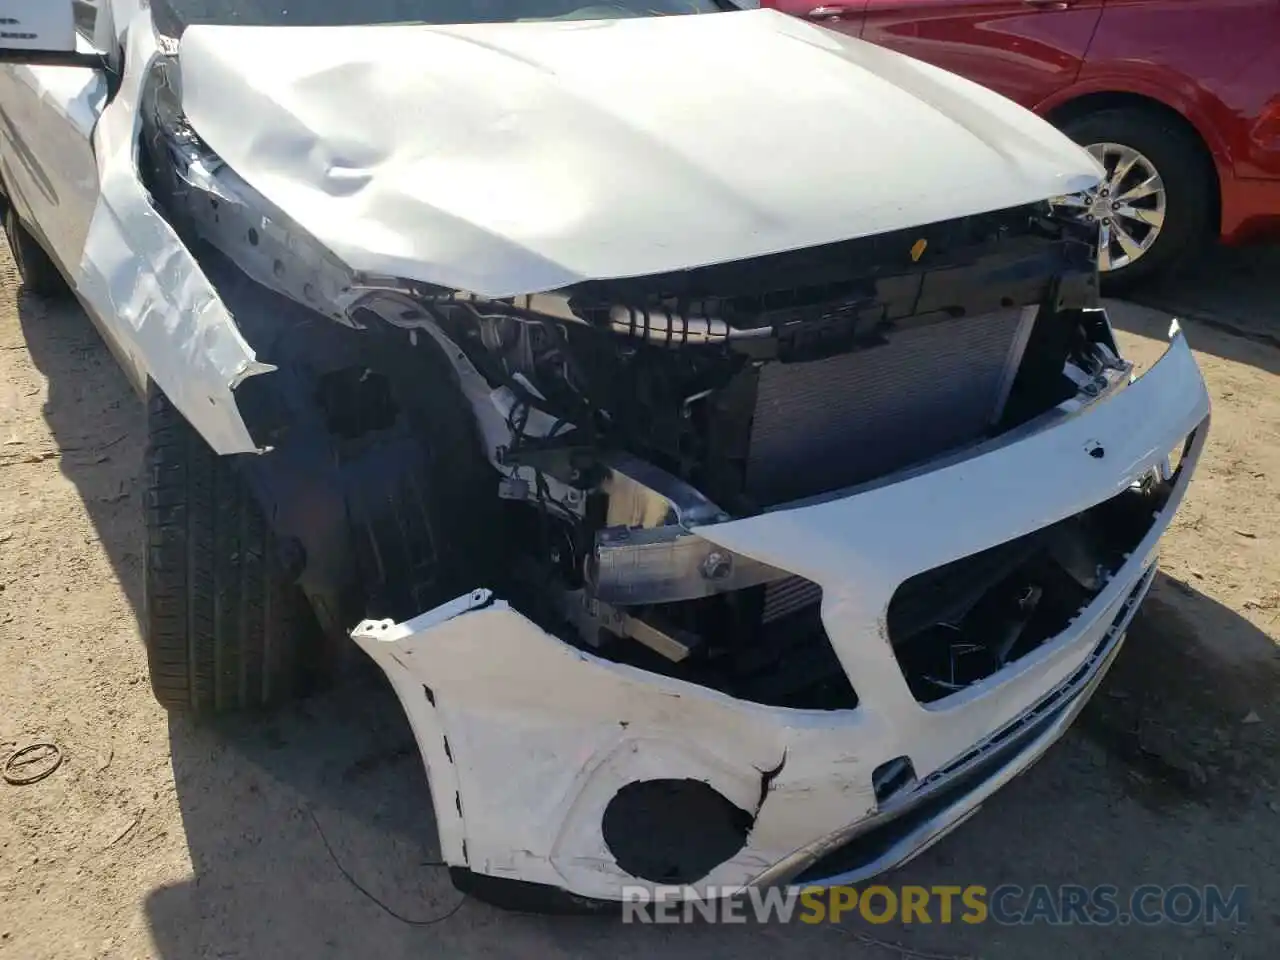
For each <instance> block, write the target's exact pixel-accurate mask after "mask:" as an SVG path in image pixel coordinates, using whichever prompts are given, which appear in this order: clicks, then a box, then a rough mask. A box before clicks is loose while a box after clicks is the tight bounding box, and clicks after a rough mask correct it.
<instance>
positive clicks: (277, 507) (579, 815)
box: [0, 0, 1209, 905]
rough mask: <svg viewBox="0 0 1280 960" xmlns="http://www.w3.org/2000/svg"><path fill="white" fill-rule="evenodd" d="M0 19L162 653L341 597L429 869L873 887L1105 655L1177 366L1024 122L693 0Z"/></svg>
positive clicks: (290, 685)
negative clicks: (139, 468) (118, 417)
mask: <svg viewBox="0 0 1280 960" xmlns="http://www.w3.org/2000/svg"><path fill="white" fill-rule="evenodd" d="M583 4H587V5H583ZM73 7H74V11H75V16H74V17H73ZM0 14H2V15H3V18H4V24H5V28H4V31H3V32H2V33H0V45H3V48H4V49H3V50H2V51H0V59H3V60H4V61H5V65H4V66H3V67H0V178H2V180H3V193H4V208H5V225H6V232H7V234H8V239H9V242H10V244H11V245H12V248H13V252H14V255H15V259H16V261H17V263H18V265H19V267H20V270H21V274H22V278H23V281H24V283H25V284H26V286H27V288H28V290H30V291H32V292H35V293H40V294H54V293H56V292H57V291H58V290H59V288H62V287H64V286H69V287H70V289H71V290H72V291H73V292H74V294H75V296H76V297H78V298H79V300H80V301H81V302H82V303H83V304H84V307H85V309H86V310H87V312H88V313H89V315H90V317H91V318H92V319H93V320H94V322H95V323H96V324H97V325H98V327H99V328H100V329H101V331H102V334H103V337H104V338H105V339H106V341H107V343H108V344H109V345H110V347H111V348H112V350H113V351H114V352H115V353H116V355H117V356H118V357H119V360H120V362H121V363H122V364H123V366H124V369H125V370H126V371H127V372H128V374H129V376H130V377H131V378H132V380H133V382H134V384H135V385H136V387H137V389H138V390H139V391H140V392H141V393H143V394H144V395H145V396H146V398H147V404H148V430H149V442H148V449H147V454H146V469H145V487H146V494H145V497H146V527H147V543H146V556H145V597H146V603H145V610H144V612H143V629H144V634H145V638H146V643H147V649H148V653H149V659H150V668H151V678H152V683H153V686H154V689H155V692H156V695H157V697H158V698H159V699H160V701H161V702H162V703H163V704H164V705H165V706H167V707H169V708H171V709H174V710H185V711H190V712H192V713H195V714H197V715H200V716H207V715H210V714H214V713H218V712H221V711H227V710H234V709H239V708H246V707H254V706H259V705H263V704H267V703H270V702H274V701H278V700H280V699H283V698H286V697H288V696H290V695H292V694H294V693H297V692H300V691H301V690H303V689H304V688H305V687H306V686H307V684H308V683H310V682H312V681H314V680H315V679H317V678H318V677H321V676H323V675H324V674H325V673H326V672H330V673H332V672H333V671H335V670H339V671H340V670H341V668H342V663H343V659H342V656H341V654H342V652H343V649H344V647H345V648H347V649H352V648H350V644H349V640H348V638H351V639H354V641H355V643H356V644H358V645H359V647H360V648H361V649H362V650H363V651H364V652H365V653H367V654H368V655H369V656H370V657H372V658H373V659H374V660H375V661H376V662H377V664H378V665H379V666H380V667H381V668H382V669H383V671H385V673H386V675H387V677H388V678H389V679H390V681H391V684H392V686H393V687H394V688H395V691H396V694H397V695H398V697H399V699H400V701H401V703H402V704H403V706H404V709H405V712H406V713H407V715H408V718H409V721H410V723H411V725H412V727H413V732H414V734H415V736H416V738H417V742H418V745H419V747H420V749H421V753H422V758H423V761H424V762H425V764H426V767H427V770H428V773H429V778H430V785H431V794H432V798H433V801H434V808H435V817H436V821H437V823H438V827H439V836H440V845H441V849H442V852H443V856H444V859H445V860H446V861H447V862H448V864H449V865H450V866H451V868H452V874H453V877H454V880H455V882H456V883H457V884H458V885H459V886H461V887H462V888H464V889H467V890H471V891H474V892H476V893H478V894H479V895H481V896H483V897H486V898H488V899H490V900H494V901H497V902H501V903H521V904H525V903H530V902H534V903H540V904H543V905H555V904H556V903H567V902H572V903H578V904H584V903H598V902H601V901H604V902H608V901H614V900H618V899H620V898H622V897H623V895H624V892H625V891H626V889H627V888H628V887H629V886H630V885H636V884H642V885H658V884H663V885H666V884H676V885H688V886H689V887H690V889H692V890H701V889H706V888H709V887H715V888H717V889H719V890H722V891H723V890H729V891H732V890H736V889H742V888H746V887H749V886H753V885H777V884H805V885H824V884H832V883H837V882H841V883H847V882H855V881H858V880H861V879H862V878H866V877H868V876H871V875H873V874H875V873H877V872H879V871H882V870H884V869H887V868H889V867H893V866H895V865H897V864H900V863H902V862H904V861H905V860H907V859H908V858H909V857H911V856H912V855H914V854H915V853H917V852H918V851H920V850H921V849H923V848H924V847H926V846H927V845H928V844H930V843H931V842H933V841H934V840H936V839H937V838H938V837H940V836H942V835H943V834H944V833H945V832H946V831H948V830H949V829H951V828H952V827H954V826H955V825H957V824H959V823H961V822H962V821H963V820H964V819H966V818H967V817H968V816H969V815H971V814H972V813H973V812H974V811H976V810H977V809H978V807H979V806H980V805H981V804H982V803H983V801H984V800H985V799H986V798H987V797H989V796H990V795H991V794H992V792H993V791H995V790H997V789H998V788H999V787H1000V786H1001V785H1003V784H1004V783H1006V782H1007V781H1008V780H1010V778H1012V777H1013V776H1014V775H1016V774H1017V773H1019V772H1020V771H1022V770H1023V769H1025V768H1026V767H1028V766H1029V765H1030V764H1031V763H1032V762H1034V761H1035V760H1036V758H1038V757H1039V756H1040V755H1041V754H1042V753H1043V752H1044V751H1045V750H1046V749H1047V748H1048V746H1049V745H1050V744H1051V743H1052V742H1053V741H1054V740H1055V739H1056V738H1057V737H1058V736H1059V735H1061V733H1062V732H1063V731H1064V729H1065V728H1066V727H1067V726H1068V724H1070V722H1071V721H1072V719H1073V718H1074V717H1075V716H1076V714H1077V713H1078V712H1079V710H1080V709H1081V707H1082V706H1083V704H1084V703H1085V701H1086V700H1087V699H1088V698H1089V696H1090V694H1091V693H1092V692H1093V691H1094V689H1095V688H1096V687H1097V685H1098V683H1099V681H1100V679H1101V677H1102V675H1103V674H1104V672H1105V671H1106V669H1107V667H1108V665H1109V664H1110V663H1111V662H1112V660H1113V658H1114V657H1115V655H1116V652H1117V650H1118V648H1119V646H1120V643H1121V641H1122V639H1123V636H1124V631H1125V628H1126V626H1127V624H1128V623H1129V621H1130V618H1132V616H1133V615H1134V611H1135V609H1136V608H1137V606H1138V605H1139V603H1140V602H1141V601H1142V598H1143V596H1144V594H1145V593H1146V591H1147V589H1148V587H1149V585H1150V584H1151V581H1152V578H1153V576H1154V574H1155V556H1156V547H1157V543H1158V541H1159V539H1160V536H1161V535H1162V534H1163V532H1164V531H1165V529H1166V528H1167V527H1168V525H1169V522H1170V519H1171V517H1172V515H1173V512H1174V510H1175V508H1176V507H1177V505H1178V502H1179V501H1180V499H1181V497H1182V495H1183V493H1184V491H1185V489H1186V486H1187V483H1188V482H1189V480H1190V476H1191V473H1192V471H1193V470H1194V468H1195V464H1196V461H1197V459H1198V457H1199V454H1200V451H1201V448H1202V446H1203V444H1204V441H1205V436H1206V431H1207V426H1208V415H1209V402H1208V398H1207V395H1206V392H1205V388H1204V384H1203V382H1202V380H1201V377H1200V373H1199V371H1198V369H1197V367H1196V364H1195V361H1194V360H1193V358H1192V355H1191V353H1190V351H1189V350H1188V348H1187V345H1186V343H1185V342H1184V340H1183V338H1182V336H1181V335H1180V334H1179V333H1178V332H1177V329H1176V326H1173V327H1172V328H1171V342H1170V345H1169V348H1168V350H1167V351H1166V353H1165V354H1164V356H1163V358H1162V359H1161V360H1160V361H1159V362H1158V363H1156V364H1155V365H1154V366H1153V367H1152V368H1151V369H1150V370H1149V371H1148V372H1147V373H1146V374H1145V375H1144V376H1142V377H1140V378H1136V379H1135V378H1134V376H1133V375H1132V372H1131V366H1130V365H1129V364H1128V363H1127V362H1126V361H1125V360H1123V359H1122V358H1121V356H1120V355H1119V352H1118V350H1117V347H1116V343H1115V340H1114V339H1113V337H1112V333H1111V328H1110V325H1109V323H1108V320H1107V316H1106V313H1105V312H1104V310H1103V309H1101V308H1100V307H1099V303H1098V298H1097V292H1098V283H1097V257H1096V253H1097V250H1096V242H1097V235H1096V232H1093V231H1088V230H1086V228H1085V227H1084V226H1083V225H1080V224H1076V223H1074V222H1072V221H1071V220H1069V219H1067V218H1065V217H1059V216H1057V215H1056V214H1055V208H1054V206H1053V205H1052V203H1051V202H1050V201H1051V199H1052V198H1055V197H1059V196H1063V195H1068V194H1071V193H1074V192H1078V191H1082V190H1085V189H1088V188H1089V187H1090V186H1092V185H1093V184H1095V183H1096V182H1097V181H1098V179H1099V173H1100V169H1099V168H1098V166H1097V165H1096V164H1095V162H1094V161H1093V160H1092V159H1090V158H1089V156H1088V155H1087V154H1086V153H1085V152H1084V151H1083V150H1081V149H1080V148H1079V147H1077V146H1075V145H1074V144H1073V143H1071V142H1070V141H1069V140H1067V138H1066V137H1064V136H1063V135H1061V134H1059V133H1058V132H1057V131H1055V130H1054V129H1053V128H1052V127H1050V126H1049V125H1048V124H1047V123H1045V122H1043V121H1041V120H1039V119H1037V118H1036V117H1034V116H1033V115H1032V114H1030V113H1028V112H1026V111H1024V110H1022V109H1020V108H1019V107H1017V106H1015V105H1014V104H1012V103H1011V102H1009V101H1007V100H1005V99H1003V98H1001V97H1000V96H998V95H996V94H993V93H991V92H988V91H987V90H984V89H981V88H979V87H977V86H975V85H973V84H971V83H968V82H966V81H964V80H961V79H959V78H957V77H954V76H952V75H950V74H947V73H945V72H943V71H940V70H937V69H935V68H933V67H930V66H927V65H925V64H923V63H918V62H916V61H913V60H911V59H908V58H906V57H903V56H900V55H897V54H894V53H892V52H888V51H885V50H882V49H879V48H877V47H874V46H871V45H868V44H863V43H860V42H858V41H855V40H850V39H848V38H846V37H844V36H841V35H839V34H837V33H834V32H829V31H827V30H824V29H822V28H820V27H818V26H815V25H811V24H807V23H804V22H801V21H799V20H795V19H791V18H788V17H786V16H784V15H782V14H779V13H776V12H774V11H769V10H749V11H744V10H738V9H734V4H732V3H729V2H727V0H608V2H606V3H603V4H591V0H448V2H439V0H408V2H405V0H363V2H361V3H347V2H344V0H324V2H322V0H256V2H244V0H151V2H150V3H149V4H148V3H146V2H142V0H98V2H97V4H96V5H95V4H87V3H81V2H77V3H75V4H74V5H73V4H72V2H71V0H0ZM677 14H679V15H677ZM406 19H408V20H412V21H414V22H403V21H405V20H406ZM365 21H368V22H365ZM393 21H398V22H393Z"/></svg>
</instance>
